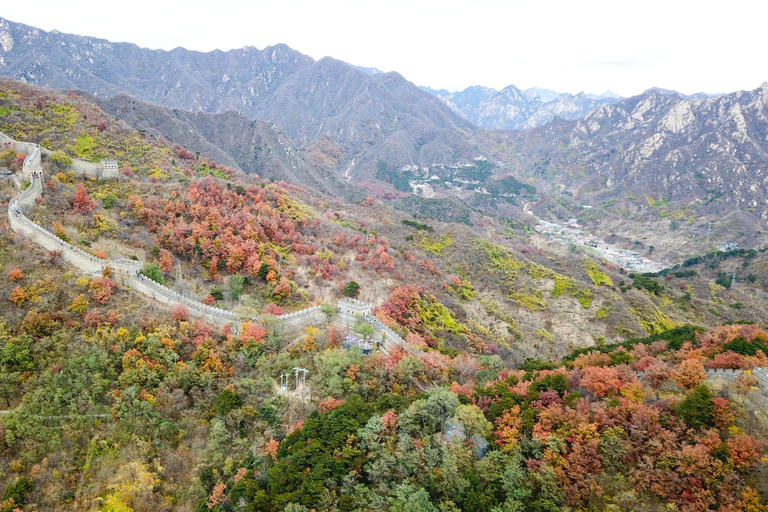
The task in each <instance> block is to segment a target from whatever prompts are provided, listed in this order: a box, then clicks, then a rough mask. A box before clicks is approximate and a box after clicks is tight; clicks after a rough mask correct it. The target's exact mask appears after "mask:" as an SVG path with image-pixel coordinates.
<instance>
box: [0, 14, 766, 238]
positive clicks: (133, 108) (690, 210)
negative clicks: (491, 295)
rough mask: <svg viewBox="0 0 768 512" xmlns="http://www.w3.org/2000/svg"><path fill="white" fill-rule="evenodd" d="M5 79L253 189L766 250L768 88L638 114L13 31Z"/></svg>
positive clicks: (286, 63) (579, 100) (528, 94)
mask: <svg viewBox="0 0 768 512" xmlns="http://www.w3.org/2000/svg"><path fill="white" fill-rule="evenodd" d="M0 76H5V77H10V78H13V79H16V80H22V81H25V82H30V83H34V84H38V85H42V86H46V87H51V88H56V89H76V90H81V91H85V92H86V93H88V94H92V95H95V96H94V98H93V101H94V102H95V103H97V104H98V105H100V106H101V108H102V109H104V110H105V111H108V112H109V113H111V114H113V115H115V116H117V117H118V118H120V119H123V120H125V121H126V122H127V123H128V124H130V125H131V126H133V127H135V128H137V129H142V130H146V131H147V132H148V133H152V134H156V135H157V136H162V137H164V138H166V139H168V140H171V141H174V142H178V143H180V144H184V145H186V146H188V147H189V148H190V149H193V150H195V151H201V152H205V153H206V154H210V155H212V156H214V157H216V158H219V159H220V160H221V161H222V162H227V163H231V164H234V165H237V166H239V167H240V168H242V169H243V170H246V171H248V172H257V173H259V174H262V175H266V176H270V177H274V178H275V179H286V180H287V181H291V182H295V183H300V184H305V185H307V186H311V187H312V188H314V189H316V190H320V191H323V192H328V193H332V194H337V193H340V191H342V189H344V188H345V187H342V186H341V185H342V184H341V183H340V179H341V181H343V182H349V183H351V184H357V185H362V186H365V187H367V188H368V191H367V192H366V193H368V192H370V193H373V194H374V195H376V196H377V197H379V198H384V199H392V200H393V201H396V202H397V201H399V202H397V204H396V206H398V207H402V208H403V209H405V210H407V211H410V212H412V213H417V214H419V215H425V216H429V215H432V216H437V217H439V218H442V219H448V218H450V219H457V221H461V222H468V221H469V218H470V212H471V211H472V210H475V211H477V212H486V213H487V212H491V213H494V214H498V215H501V216H504V217H508V218H513V217H515V215H518V214H521V213H520V208H521V207H522V205H523V204H524V202H528V201H538V199H539V198H541V197H542V196H544V195H548V196H550V197H551V198H555V199H556V201H549V202H547V203H546V204H547V205H548V206H547V208H553V209H557V208H560V210H558V211H557V212H555V213H556V214H557V215H559V216H561V217H563V216H566V217H569V216H572V215H574V214H575V213H576V212H577V211H579V209H580V208H581V206H582V205H593V206H600V205H603V204H607V205H608V206H606V209H605V212H603V213H605V214H604V215H603V213H600V212H602V209H601V210H600V211H599V212H598V211H597V209H596V210H595V211H594V213H593V214H591V216H590V217H589V219H591V221H592V222H595V223H597V224H598V225H597V226H596V229H597V228H605V227H606V226H611V229H613V226H618V227H622V226H623V227H628V226H631V227H633V228H636V227H637V226H638V222H640V221H643V222H647V223H649V224H648V225H649V226H652V227H653V226H656V227H658V226H667V225H669V223H670V221H671V220H675V221H676V222H678V221H679V222H680V223H683V222H684V223H685V224H686V225H687V226H691V228H690V230H694V229H696V230H698V232H702V231H703V230H704V229H705V227H704V226H705V224H703V223H704V222H705V220H706V221H708V220H718V219H720V220H722V219H725V218H730V219H732V220H733V224H732V225H731V226H732V228H733V229H731V232H732V233H733V238H739V237H741V238H739V239H740V240H741V241H743V242H749V241H750V240H752V241H753V242H754V241H755V239H756V238H755V237H758V235H759V237H762V238H761V239H764V238H765V237H766V235H765V225H766V221H768V213H767V212H768V208H767V206H768V106H767V105H768V86H766V85H763V86H762V87H760V88H758V89H756V90H753V91H742V92H736V93H732V94H726V95H720V96H709V95H706V94H703V93H700V94H695V95H690V96H686V95H683V94H680V93H677V92H674V91H668V90H664V89H659V88H653V89H649V90H648V91H645V92H644V93H643V94H641V95H638V96H634V97H632V98H626V99H624V98H619V97H617V96H616V95H614V94H611V93H605V94H602V95H599V96H596V95H591V94H586V93H579V94H576V95H571V94H565V93H563V94H561V93H557V92H555V91H551V90H548V89H542V88H530V89H526V90H520V89H518V88H516V87H515V86H512V85H510V86H508V87H505V88H504V89H502V90H501V91H496V90H494V89H490V88H485V87H470V88H467V89H465V90H463V91H461V92H453V93H452V92H448V91H445V90H438V91H436V90H432V89H428V88H421V89H420V88H419V87H417V86H415V85H414V84H412V83H411V82H409V81H407V80H405V79H404V78H403V77H402V76H400V75H399V74H397V73H394V72H388V73H384V72H379V70H376V69H375V68H357V67H355V66H352V65H349V64H347V63H344V62H342V61H338V60H335V59H332V58H328V57H326V58H324V59H321V60H319V61H315V60H314V59H312V58H310V57H308V56H306V55H303V54H301V53H299V52H296V51H294V50H292V49H291V48H289V47H287V46H285V45H277V46H273V47H268V48H265V49H264V50H258V49H256V48H252V47H246V48H242V49H239V50H232V51H228V52H222V51H213V52H208V53H201V52H193V51H188V50H185V49H182V48H177V49H174V50H172V51H161V50H148V49H144V48H140V47H138V46H136V45H133V44H127V43H111V42H108V41H104V40H101V39H94V38H89V37H81V36H75V35H67V34H61V33H59V32H56V31H53V32H45V31H42V30H39V29H36V28H33V27H29V26H26V25H21V24H18V23H13V22H10V21H7V20H4V19H1V18H0ZM422 89H424V90H422ZM158 105H160V106H162V107H165V108H159V107H158ZM513 130H517V131H513ZM519 130H522V131H519ZM374 189H375V191H374ZM343 193H344V194H347V193H348V190H344V191H343ZM416 196H420V197H416ZM446 200H451V201H453V202H452V203H451V205H450V206H445V201H446ZM441 201H442V202H441ZM456 205H458V207H457V206H456ZM612 205H613V206H615V208H614V209H609V208H613V206H612ZM618 213H620V214H618ZM449 214H450V215H449ZM609 214H610V215H611V217H610V219H611V220H610V221H609V219H608V215H609ZM521 215H522V214H521ZM617 229H618V228H617ZM649 229H650V228H649ZM654 229H655V228H654ZM664 229H665V230H666V227H664ZM685 236H688V237H689V238H690V233H689V234H687V235H685ZM729 236H730V235H729ZM759 237H758V238H759ZM653 245H656V244H653Z"/></svg>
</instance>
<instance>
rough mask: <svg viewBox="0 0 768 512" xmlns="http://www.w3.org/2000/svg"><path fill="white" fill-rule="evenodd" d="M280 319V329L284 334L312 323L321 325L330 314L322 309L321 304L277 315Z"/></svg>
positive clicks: (304, 327)
mask: <svg viewBox="0 0 768 512" xmlns="http://www.w3.org/2000/svg"><path fill="white" fill-rule="evenodd" d="M277 318H278V319H279V320H280V323H279V326H278V328H279V330H280V332H281V333H282V334H287V333H291V332H297V331H300V330H302V329H306V328H307V327H309V326H312V325H321V324H324V323H326V322H327V321H328V315H326V314H325V313H323V312H322V311H320V306H312V307H309V308H305V309H300V310H298V311H294V312H293V313H286V314H285V315H280V316H279V317H277Z"/></svg>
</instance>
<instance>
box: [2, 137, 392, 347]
mask: <svg viewBox="0 0 768 512" xmlns="http://www.w3.org/2000/svg"><path fill="white" fill-rule="evenodd" d="M0 147H3V148H13V149H14V150H15V151H16V152H17V153H24V154H25V155H27V156H26V158H25V159H24V164H23V167H22V172H21V179H19V177H17V176H13V177H12V179H13V180H14V182H15V183H16V186H17V187H18V188H19V194H17V195H16V196H15V197H13V199H11V201H10V202H9V203H8V220H9V223H10V225H11V229H12V230H13V231H14V232H15V233H18V234H19V235H21V236H24V237H25V238H27V239H29V240H31V241H32V242H34V243H36V244H38V245H40V246H41V247H43V248H45V249H47V250H48V251H55V252H56V253H58V254H59V255H60V256H61V258H62V259H63V260H64V261H65V262H67V263H69V264H70V265H72V266H73V267H76V268H77V269H79V270H80V271H81V272H83V273H84V274H86V275H89V276H98V277H100V276H102V275H103V274H104V272H105V270H106V269H109V270H108V271H110V272H111V274H112V277H113V278H114V280H115V281H116V282H118V283H120V284H121V285H122V286H124V287H126V288H130V289H132V290H135V291H137V292H139V293H141V294H143V295H145V296H147V297H150V298H152V299H154V300H157V301H159V302H162V303H163V304H166V305H169V306H175V305H176V304H183V305H184V306H186V307H187V309H188V310H189V313H190V315H192V316H194V317H197V318H202V319H204V320H205V321H206V322H208V323H210V324H213V325H218V326H224V325H228V326H230V328H231V329H232V331H233V332H235V333H238V332H240V329H241V327H242V322H243V321H250V322H256V323H258V322H259V320H260V318H258V317H257V318H251V319H242V318H239V317H238V315H237V314H235V313H234V312H232V311H230V310H228V309H223V308H218V307H215V306H209V305H207V304H204V303H202V302H200V301H198V300H195V299H192V298H190V297H187V296H184V295H182V294H180V293H178V292H176V291H174V290H172V289H170V288H168V287H166V286H164V285H161V284H160V283H157V282H155V281H154V280H152V279H150V278H148V277H146V276H145V275H143V274H142V273H141V269H142V268H143V267H144V263H143V262H142V261H138V260H132V259H127V258H117V259H102V258H98V257H97V256H94V255H93V254H90V253H88V252H86V251H84V250H82V249H80V248H79V247H75V246H74V245H72V244H70V243H68V242H66V241H64V240H62V239H61V238H59V237H58V236H56V235H55V234H54V233H51V232H50V231H48V230H46V229H45V228H43V227H42V226H40V225H39V224H36V223H35V222H32V221H31V220H30V219H29V218H28V217H27V216H26V213H27V212H29V211H30V210H31V209H32V208H34V206H35V205H36V204H37V201H38V198H41V197H42V194H43V167H42V158H43V156H45V157H46V158H48V157H50V156H51V154H52V153H53V152H52V151H50V150H47V149H45V148H41V147H40V146H39V145H37V144H33V143H30V142H18V141H16V140H14V139H12V138H10V137H8V136H7V135H5V134H4V133H2V132H0ZM72 170H73V171H74V172H75V175H77V176H80V177H83V178H95V179H116V178H117V177H118V166H117V162H115V161H114V160H106V161H102V162H101V163H92V162H85V161H82V160H75V161H73V164H72ZM23 180H26V181H28V182H29V186H28V187H27V188H26V189H24V188H23V186H22V181H23ZM371 309H372V306H371V304H369V303H367V302H364V301H360V300H357V299H349V298H342V299H340V300H339V301H338V303H337V313H336V314H335V315H332V318H329V316H328V315H327V314H326V313H324V312H322V311H321V308H320V306H311V307H308V308H305V309H301V310H298V311H294V312H292V313H287V314H284V315H280V316H278V317H277V318H278V322H277V325H276V328H277V329H279V330H280V331H281V332H282V333H284V334H291V333H295V332H297V331H300V330H301V329H305V328H306V327H309V326H314V325H320V324H323V323H327V322H329V321H331V322H332V323H334V324H336V325H339V326H343V327H348V328H354V327H355V326H356V325H357V324H358V323H359V322H360V321H361V320H362V321H363V322H367V323H368V324H370V325H371V326H372V327H373V330H374V333H375V335H376V341H380V342H381V344H380V347H381V349H382V350H384V351H385V352H386V351H388V349H391V348H393V347H394V346H398V345H399V346H404V345H405V340H403V338H402V337H400V336H399V335H398V334H397V333H396V332H395V331H393V330H392V329H390V328H389V327H387V326H386V325H384V323H383V322H381V321H380V320H379V319H378V318H376V317H375V316H373V314H372V313H371Z"/></svg>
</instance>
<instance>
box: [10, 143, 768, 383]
mask: <svg viewBox="0 0 768 512" xmlns="http://www.w3.org/2000/svg"><path fill="white" fill-rule="evenodd" d="M0 146H2V147H12V148H13V149H14V150H15V151H17V152H19V153H24V154H26V155H27V156H26V158H25V159H24V164H23V168H22V178H23V179H25V180H28V181H29V183H30V185H29V186H28V187H27V188H26V189H22V181H21V180H19V178H18V177H16V176H13V178H12V179H13V180H14V182H15V183H16V185H17V186H18V188H19V194H18V195H16V196H15V197H14V198H13V199H11V201H10V202H9V203H8V220H9V222H10V225H11V229H12V230H13V231H14V232H16V233H18V234H20V235H22V236H24V237H26V238H27V239H29V240H31V241H32V242H34V243H36V244H38V245H40V246H41V247H43V248H45V249H47V250H49V251H56V252H57V253H59V254H60V255H61V258H62V259H63V260H64V261H66V262H67V263H69V264H70V265H72V266H74V267H76V268H77V269H79V270H80V271H81V272H83V273H84V274H87V275H90V276H102V275H103V273H104V271H105V269H107V268H108V269H110V271H111V272H112V275H113V277H114V278H115V280H116V281H117V282H119V283H120V284H121V285H123V286H125V287H126V288H130V289H132V290H135V291H137V292H139V293H141V294H143V295H145V296H147V297H150V298H152V299H154V300H157V301H159V302H162V303H163V304H167V305H169V306H174V305H176V304H183V305H185V306H186V307H187V308H188V309H189V313H190V315H192V316H195V317H198V318H202V319H204V320H205V321H206V322H209V323H211V324H213V325H218V326H224V325H229V326H230V328H231V329H232V331H233V332H236V333H237V332H240V328H241V326H242V322H243V321H251V322H256V323H258V322H259V321H260V318H259V317H257V318H251V319H241V318H239V317H238V315H237V314H235V313H234V312H232V311H230V310H228V309H223V308H217V307H215V306H209V305H207V304H204V303H202V302H200V301H198V300H195V299H192V298H190V297H186V296H184V295H182V294H180V293H178V292H176V291H174V290H172V289H170V288H168V287H166V286H163V285H161V284H159V283H157V282H155V281H153V280H152V279H150V278H148V277H146V276H145V275H143V274H142V273H141V272H140V271H141V269H142V268H143V266H144V264H143V262H141V261H137V260H131V259H127V258H117V259H101V258H98V257H96V256H94V255H93V254H90V253H87V252H85V251H83V250H82V249H80V248H79V247H75V246H74V245H72V244H70V243H68V242H65V241H64V240H62V239H61V238H59V237H58V236H56V235H55V234H53V233H51V232H50V231H48V230H46V229H45V228H43V227H42V226H40V225H38V224H36V223H34V222H32V221H31V220H30V219H29V218H28V217H27V216H26V215H25V213H26V212H28V211H29V210H30V209H32V208H33V207H34V206H35V205H36V204H37V200H38V198H40V197H42V194H43V167H42V157H43V155H45V156H48V157H49V156H50V155H51V154H52V152H51V151H50V150H46V149H44V148H41V147H40V146H39V145H37V144H33V143H29V142H17V141H15V140H13V139H11V138H10V137H8V136H6V135H5V134H3V133H2V132H0ZM80 162H81V164H79V165H78V166H77V167H76V166H75V165H74V163H73V166H72V169H73V170H74V171H75V174H76V175H78V176H82V177H86V178H97V179H115V178H117V177H118V174H117V164H116V163H114V161H108V162H109V168H108V172H106V171H105V167H104V166H103V165H102V164H92V163H91V162H82V161H80ZM113 168H114V172H113V171H112V169H113ZM277 318H278V322H277V324H276V326H275V327H276V329H278V330H279V331H280V332H281V333H282V334H292V333H297V332H299V331H301V330H302V329H306V328H307V327H309V326H315V325H321V324H324V323H328V322H331V323H333V324H335V325H338V326H342V327H347V328H354V327H356V326H357V325H358V324H359V322H361V321H363V322H366V323H368V324H370V325H371V326H372V327H373V330H374V333H375V338H374V341H377V342H380V343H379V347H380V349H381V350H383V351H384V352H388V351H389V350H391V349H393V348H395V347H401V348H403V349H405V340H403V338H402V337H401V336H400V335H399V334H397V333H396V332H395V331H394V330H392V329H391V328H389V327H388V326H386V325H385V324H384V323H383V322H382V321H381V320H379V319H378V318H376V317H375V316H374V315H373V313H372V305H371V304H369V303H368V302H365V301H361V300H358V299H352V298H342V299H339V301H338V302H337V306H336V313H335V314H333V315H331V316H330V317H329V315H328V314H326V313H325V312H323V311H322V309H321V307H320V306H311V307H308V308H305V309H301V310H298V311H294V312H292V313H286V314H284V315H280V316H278V317H277ZM405 350H407V349H405ZM417 352H418V351H417ZM705 373H706V376H707V378H708V379H721V380H726V381H733V380H735V379H736V378H737V377H738V376H739V375H741V374H742V373H743V372H742V371H741V370H727V369H716V370H706V372H705ZM637 375H638V377H642V375H643V372H638V374H637ZM752 375H754V376H755V378H756V379H757V385H758V387H759V388H760V391H761V393H762V394H763V395H764V396H765V397H768V368H754V369H753V370H752Z"/></svg>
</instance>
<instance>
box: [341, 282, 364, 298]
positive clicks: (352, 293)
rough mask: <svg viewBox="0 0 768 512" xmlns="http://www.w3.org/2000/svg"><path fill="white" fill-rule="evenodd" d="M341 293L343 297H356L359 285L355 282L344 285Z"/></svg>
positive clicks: (358, 292)
mask: <svg viewBox="0 0 768 512" xmlns="http://www.w3.org/2000/svg"><path fill="white" fill-rule="evenodd" d="M341 293H342V294H343V295H344V296H345V297H352V298H354V297H357V296H358V295H359V294H360V285H359V284H357V281H350V282H348V283H347V284H345V285H344V288H343V289H342V290H341Z"/></svg>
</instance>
